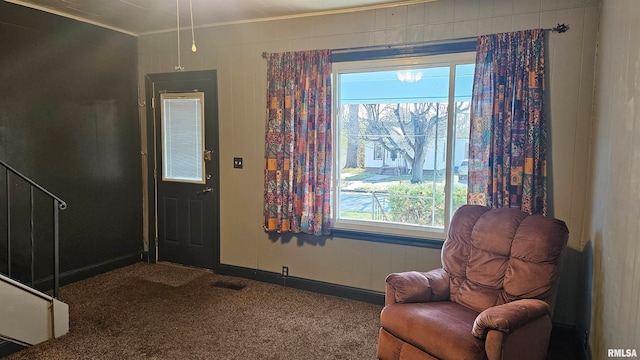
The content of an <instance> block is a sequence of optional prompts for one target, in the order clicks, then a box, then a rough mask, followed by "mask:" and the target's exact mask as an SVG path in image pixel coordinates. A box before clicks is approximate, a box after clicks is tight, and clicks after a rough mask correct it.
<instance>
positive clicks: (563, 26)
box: [262, 24, 569, 59]
mask: <svg viewBox="0 0 640 360" xmlns="http://www.w3.org/2000/svg"><path fill="white" fill-rule="evenodd" d="M542 30H544V31H551V32H557V33H558V34H562V33H564V32H567V31H568V30H569V25H566V24H557V25H556V26H555V27H552V28H547V29H542ZM476 39H477V37H467V38H457V39H451V40H437V41H426V42H425V41H423V42H413V43H405V44H395V45H392V44H388V45H372V46H361V47H352V48H342V49H333V50H332V51H333V52H342V51H355V50H372V49H390V48H398V47H410V46H416V45H425V44H437V43H448V44H451V43H456V42H466V41H474V40H476ZM268 55H269V53H267V52H266V51H263V52H262V58H263V59H266V58H267V56H268Z"/></svg>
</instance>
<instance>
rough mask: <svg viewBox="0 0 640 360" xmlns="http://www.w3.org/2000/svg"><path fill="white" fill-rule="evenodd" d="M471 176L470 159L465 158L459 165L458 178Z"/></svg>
mask: <svg viewBox="0 0 640 360" xmlns="http://www.w3.org/2000/svg"><path fill="white" fill-rule="evenodd" d="M468 177H469V160H468V159H464V160H462V162H461V163H460V166H458V180H467V178H468Z"/></svg>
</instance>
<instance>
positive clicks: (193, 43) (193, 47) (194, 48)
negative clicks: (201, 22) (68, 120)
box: [189, 0, 198, 52]
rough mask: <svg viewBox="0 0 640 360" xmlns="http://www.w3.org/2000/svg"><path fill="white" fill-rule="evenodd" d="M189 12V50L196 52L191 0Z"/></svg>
mask: <svg viewBox="0 0 640 360" xmlns="http://www.w3.org/2000/svg"><path fill="white" fill-rule="evenodd" d="M189 12H190V13H191V51H193V52H196V50H198V48H197V47H196V37H195V35H194V31H193V6H192V5H191V0H189Z"/></svg>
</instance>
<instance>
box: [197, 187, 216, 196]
mask: <svg viewBox="0 0 640 360" xmlns="http://www.w3.org/2000/svg"><path fill="white" fill-rule="evenodd" d="M212 191H213V189H212V188H210V187H208V186H207V187H206V188H204V189H202V190H200V191H198V192H197V193H196V194H198V195H204V194H206V193H210V192H212Z"/></svg>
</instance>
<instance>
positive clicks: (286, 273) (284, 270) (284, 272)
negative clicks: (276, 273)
mask: <svg viewBox="0 0 640 360" xmlns="http://www.w3.org/2000/svg"><path fill="white" fill-rule="evenodd" d="M282 276H284V277H287V276H289V267H288V266H283V267H282Z"/></svg>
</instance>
